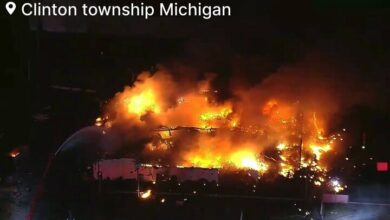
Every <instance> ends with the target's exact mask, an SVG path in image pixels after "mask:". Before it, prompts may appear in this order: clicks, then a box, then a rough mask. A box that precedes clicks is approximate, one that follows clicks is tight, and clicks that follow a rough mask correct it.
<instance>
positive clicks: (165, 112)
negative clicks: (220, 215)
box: [96, 68, 343, 185]
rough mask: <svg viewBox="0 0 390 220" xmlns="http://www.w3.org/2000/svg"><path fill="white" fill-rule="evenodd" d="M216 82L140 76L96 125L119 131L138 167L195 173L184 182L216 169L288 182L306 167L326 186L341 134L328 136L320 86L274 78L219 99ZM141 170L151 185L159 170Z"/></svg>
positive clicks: (327, 110) (327, 108)
mask: <svg viewBox="0 0 390 220" xmlns="http://www.w3.org/2000/svg"><path fill="white" fill-rule="evenodd" d="M214 78H215V75H213V74H210V75H207V76H206V77H205V78H204V79H203V80H193V79H191V77H189V78H188V79H187V78H186V79H176V78H175V77H174V75H173V74H172V73H170V72H169V71H168V70H167V69H164V68H160V69H159V70H158V71H156V72H154V73H149V72H144V73H141V74H140V75H139V76H138V79H137V81H135V83H134V85H132V86H128V87H125V89H124V90H123V91H122V92H119V93H117V94H116V95H115V96H114V97H113V99H112V100H110V101H109V102H108V104H107V105H106V106H105V109H104V113H103V115H102V116H101V117H99V118H97V119H96V126H100V127H102V128H103V130H113V131H116V132H118V133H120V134H121V135H120V136H122V137H123V142H124V143H127V144H126V146H128V147H127V148H125V149H122V152H124V153H125V154H129V155H132V156H136V157H137V158H138V159H139V160H140V161H141V162H143V163H147V164H153V165H154V166H162V167H164V166H167V167H171V168H170V172H175V170H176V171H178V172H177V174H176V175H178V177H179V176H181V172H182V171H183V170H185V169H188V170H191V169H195V168H193V167H196V168H198V170H196V172H195V171H194V172H187V171H186V172H184V173H186V174H183V175H182V176H183V178H184V179H193V177H192V176H191V175H194V176H199V177H203V176H208V175H210V178H211V179H215V180H216V179H217V177H215V176H216V175H217V174H216V173H215V172H217V171H216V170H217V169H224V170H237V169H238V170H241V169H244V170H252V171H256V172H257V173H258V175H259V176H268V177H271V178H272V177H275V176H277V175H281V176H283V177H286V178H292V177H293V176H294V175H295V173H296V172H297V171H298V170H302V169H304V170H307V171H306V173H307V175H305V176H306V177H307V178H309V179H310V182H313V184H315V185H321V184H322V183H323V182H324V181H325V180H326V178H327V177H326V176H327V171H328V170H329V163H328V161H329V160H331V157H332V152H333V151H334V150H335V148H336V147H337V145H338V143H339V142H341V141H342V140H343V136H342V134H341V133H337V132H336V133H334V134H329V133H328V132H327V125H328V124H327V122H328V120H325V117H331V114H332V113H333V112H334V111H336V109H337V107H336V106H335V105H336V104H335V103H334V102H333V101H330V100H332V97H331V96H332V94H328V90H327V88H326V87H324V86H323V85H321V86H317V85H316V84H315V82H314V81H315V80H314V81H313V82H307V81H306V82H305V84H304V86H302V87H305V88H304V89H303V88H299V89H296V88H295V87H294V86H291V85H290V83H291V79H288V80H285V79H283V80H281V79H279V78H278V77H274V78H271V79H267V80H265V81H264V83H263V84H261V85H256V86H253V87H251V88H242V87H240V86H233V87H236V89H234V90H233V91H232V93H233V95H232V97H231V98H228V99H224V100H222V101H221V100H220V99H219V98H218V96H219V91H218V90H216V89H214V88H213V86H212V82H213V80H214ZM278 80H279V81H278ZM299 80H302V79H301V78H299ZM322 87H324V88H322ZM269 91H272V92H269ZM307 91H310V93H307ZM278 92H279V93H278ZM330 103H332V104H330ZM129 162H130V161H129ZM119 164H120V163H119ZM107 166H111V165H108V162H107ZM113 166H114V165H113ZM126 166H127V165H126ZM114 167H116V165H115V166H114ZM129 167H131V168H129V169H130V170H133V171H132V172H134V169H135V166H134V165H131V166H130V165H129ZM202 168H205V169H208V170H209V171H210V172H206V173H205V174H203V173H202V172H203V171H202ZM120 169H121V168H120ZM214 169H216V170H215V171H214ZM147 170H148V168H147V167H141V168H140V169H139V171H140V172H144V171H145V172H150V173H152V174H151V177H150V178H151V180H153V179H155V176H156V175H157V174H155V173H156V172H157V173H158V172H160V170H159V169H151V170H149V171H147ZM179 171H180V172H179ZM198 171H199V172H198ZM211 171H212V172H211ZM118 172H119V171H118ZM120 172H121V171H120ZM108 173H110V172H108ZM187 173H190V174H187ZM191 173H196V174H191ZM108 175H109V174H108ZM128 175H130V174H128V173H127V174H126V175H123V176H126V177H127V176H128ZM172 175H173V174H172ZM146 176H147V175H144V177H146ZM146 178H149V177H146ZM195 179H196V178H195Z"/></svg>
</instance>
